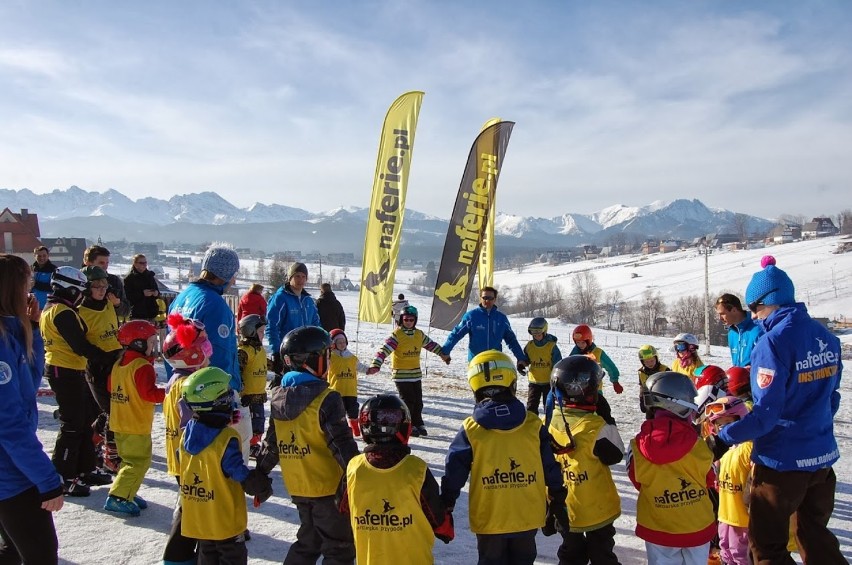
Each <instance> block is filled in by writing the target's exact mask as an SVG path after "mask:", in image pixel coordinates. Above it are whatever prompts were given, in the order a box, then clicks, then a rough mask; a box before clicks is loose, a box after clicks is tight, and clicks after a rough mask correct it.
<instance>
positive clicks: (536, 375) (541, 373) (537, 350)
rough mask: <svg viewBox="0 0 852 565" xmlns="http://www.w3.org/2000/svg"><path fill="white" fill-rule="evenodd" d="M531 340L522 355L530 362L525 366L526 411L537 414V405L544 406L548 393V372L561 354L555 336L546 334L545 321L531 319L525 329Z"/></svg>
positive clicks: (560, 357)
mask: <svg viewBox="0 0 852 565" xmlns="http://www.w3.org/2000/svg"><path fill="white" fill-rule="evenodd" d="M527 331H528V332H529V334H530V335H531V336H532V339H531V340H529V341H528V342H527V344H526V345H525V346H524V353H526V355H527V358H528V359H529V360H530V363H529V365H528V366H527V370H528V371H529V372H528V373H527V376H528V378H529V381H530V383H529V385H528V388H527V410H529V411H530V412H532V413H533V414H538V406H539V404H545V402H546V400H547V394H548V393H549V392H550V372H551V371H552V370H553V366H554V365H556V363H558V362H559V360H560V359H562V352H561V351H559V346H558V345H556V336H555V335H550V334H549V333H547V320H545V319H544V318H533V319H532V320H530V324H529V326H528V327H527Z"/></svg>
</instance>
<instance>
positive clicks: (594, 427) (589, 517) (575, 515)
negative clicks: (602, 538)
mask: <svg viewBox="0 0 852 565" xmlns="http://www.w3.org/2000/svg"><path fill="white" fill-rule="evenodd" d="M554 410H555V411H558V410H559V408H555V409H554ZM566 419H567V420H568V425H569V426H570V427H571V433H572V434H573V436H574V443H575V445H576V448H575V449H574V450H573V451H572V452H571V453H570V454H565V455H559V454H557V455H556V461H557V462H558V463H559V466H560V468H561V469H562V481H563V482H564V483H565V488H567V489H568V499H567V503H568V518H569V520H570V522H571V531H572V532H588V531H591V530H597V529H599V528H601V527H603V526H606V525H607V524H611V523H612V522H614V521H615V519H616V518H618V517H619V516H620V515H621V499H620V498H619V496H618V491H617V490H616V488H615V483H614V482H613V480H612V473H611V472H610V469H609V467H608V466H607V465H604V464H603V463H601V460H600V459H598V458H597V457H595V455H594V449H595V443H596V442H597V439H598V434H599V433H600V431H601V428H603V427H604V426H605V425H606V422H604V420H603V418H601V417H600V416H598V415H597V414H593V413H590V412H586V413H585V414H584V415H582V416H579V417H578V415H577V414H576V413H571V412H569V413H568V414H566ZM550 433H551V435H552V436H553V439H555V440H556V441H557V442H559V443H560V444H561V445H567V444H568V434H567V433H565V422H563V421H562V416H559V414H558V413H554V415H553V419H552V420H551V421H550Z"/></svg>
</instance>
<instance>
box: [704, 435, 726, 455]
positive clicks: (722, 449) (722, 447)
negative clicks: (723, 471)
mask: <svg viewBox="0 0 852 565" xmlns="http://www.w3.org/2000/svg"><path fill="white" fill-rule="evenodd" d="M704 442H705V443H706V444H707V447H709V448H710V451H712V452H713V461H718V460H719V459H721V458H722V456H723V455H724V454H725V453H727V452H728V450H729V449H730V448H731V446H730V445H728V444H727V443H725V442H724V441H722V438H720V437H719V436H717V435H710V436H707V437H706V438H704Z"/></svg>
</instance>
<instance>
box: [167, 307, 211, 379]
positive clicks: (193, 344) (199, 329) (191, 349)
mask: <svg viewBox="0 0 852 565" xmlns="http://www.w3.org/2000/svg"><path fill="white" fill-rule="evenodd" d="M168 324H169V328H171V330H172V331H170V332H169V333H168V334H167V335H166V339H165V340H163V358H165V360H166V362H167V363H168V364H169V365H171V366H172V367H173V368H175V369H198V368H200V367H204V366H206V364H207V361H208V359H210V357H212V356H213V345H212V344H211V343H210V340H209V339H207V332H206V331H205V330H204V324H202V323H201V322H199V321H198V320H193V319H191V318H184V317H183V316H182V315H181V314H180V313H179V312H174V313H172V314H169V317H168Z"/></svg>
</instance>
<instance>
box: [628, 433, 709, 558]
mask: <svg viewBox="0 0 852 565" xmlns="http://www.w3.org/2000/svg"><path fill="white" fill-rule="evenodd" d="M630 449H631V451H632V452H633V466H634V469H633V470H634V475H635V477H636V481H637V482H638V483H640V484H641V485H642V489H641V490H640V491H639V498H638V500H637V501H636V535H638V536H639V537H640V538H642V539H646V538H645V537H644V535H643V534H644V532H645V531H646V530H647V531H650V532H664V533H666V534H668V535H669V536H671V537H672V538H676V537H677V536H678V535H684V536H688V535H689V534H695V533H696V532H700V531H703V530H705V529H707V528H708V527H710V526H711V525H712V524H713V523H714V522H715V521H716V519H715V516H713V505H712V503H711V502H710V498H709V497H708V496H707V472H708V471H709V470H710V465H711V464H712V463H713V454H712V453H711V452H710V449H708V447H707V445H706V444H705V443H704V441H703V440H701V439H697V440H696V441H695V445H694V446H693V447H692V449H691V450H690V452H689V453H687V454H686V455H684V456H683V457H682V458H681V459H680V460H678V461H672V462H671V463H667V464H666V465H654V464H653V463H651V462H650V461H648V460H647V459H646V458H645V457H644V456H643V455H642V452H641V451H639V448H638V447H637V445H636V440H635V439H634V440H631V442H630ZM674 547H680V546H674Z"/></svg>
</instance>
